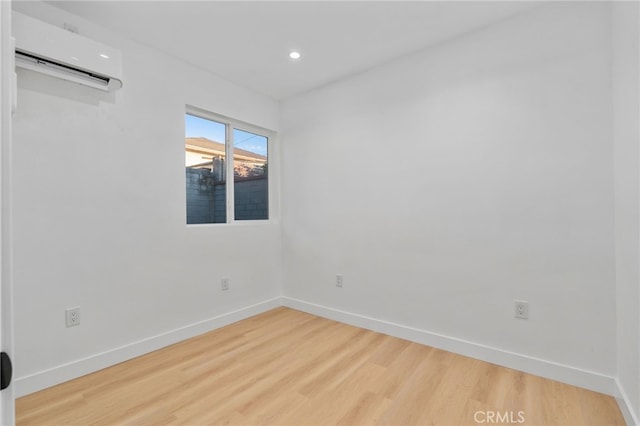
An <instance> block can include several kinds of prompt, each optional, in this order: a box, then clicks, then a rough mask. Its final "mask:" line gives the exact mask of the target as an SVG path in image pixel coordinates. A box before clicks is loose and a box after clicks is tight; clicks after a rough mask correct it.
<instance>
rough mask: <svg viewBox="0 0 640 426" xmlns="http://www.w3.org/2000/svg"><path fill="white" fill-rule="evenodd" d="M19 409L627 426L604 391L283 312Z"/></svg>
mask: <svg viewBox="0 0 640 426" xmlns="http://www.w3.org/2000/svg"><path fill="white" fill-rule="evenodd" d="M16 414H17V424H18V426H25V425H34V426H58V425H82V426H87V425H101V426H102V425H105V426H106V425H187V426H195V425H225V424H229V425H245V426H247V425H264V426H271V425H278V426H300V425H309V426H311V425H341V426H347V425H355V426H365V425H403V426H404V425H407V426H408V425H420V426H423V425H474V424H490V423H498V422H496V421H495V420H500V422H499V423H502V424H518V423H519V421H520V420H523V423H522V424H524V425H583V424H584V425H594V426H595V425H602V426H604V425H624V420H623V418H622V415H621V413H620V410H619V408H618V406H617V403H616V401H615V399H613V398H612V397H610V396H607V395H602V394H599V393H595V392H591V391H588V390H585V389H581V388H577V387H574V386H570V385H566V384H563V383H559V382H555V381H552V380H547V379H544V378H541V377H537V376H533V375H530V374H526V373H523V372H520V371H516V370H512V369H508V368H503V367H499V366H496V365H492V364H488V363H486V362H483V361H479V360H475V359H472V358H468V357H464V356H461V355H456V354H453V353H450V352H446V351H442V350H439V349H435V348H431V347H428V346H424V345H420V344H417V343H413V342H409V341H407V340H403V339H398V338H395V337H391V336H386V335H382V334H379V333H375V332H373V331H368V330H364V329H360V328H356V327H352V326H349V325H345V324H341V323H338V322H335V321H331V320H328V319H324V318H320V317H316V316H313V315H310V314H307V313H303V312H299V311H295V310H293V309H288V308H277V309H274V310H271V311H269V312H266V313H263V314H260V315H257V316H255V317H252V318H248V319H246V320H243V321H240V322H238V323H235V324H232V325H230V326H227V327H223V328H220V329H217V330H214V331H212V332H210V333H205V334H203V335H200V336H197V337H194V338H193V339H189V340H186V341H183V342H180V343H177V344H175V345H172V346H169V347H167V348H163V349H161V350H158V351H155V352H152V353H150V354H147V355H144V356H141V357H138V358H135V359H132V360H130V361H126V362H124V363H121V364H118V365H115V366H113V367H110V368H107V369H104V370H101V371H98V372H95V373H92V374H89V375H87V376H84V377H81V378H78V379H76V380H72V381H70V382H67V383H63V384H60V385H58V386H54V387H52V388H49V389H45V390H43V391H40V392H37V393H34V394H31V395H27V396H25V397H22V398H19V399H18V400H17V401H16ZM492 416H493V417H492ZM496 416H498V417H496ZM519 416H522V417H519ZM490 419H493V420H494V421H493V422H491V421H489V420H490Z"/></svg>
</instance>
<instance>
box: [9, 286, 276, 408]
mask: <svg viewBox="0 0 640 426" xmlns="http://www.w3.org/2000/svg"><path fill="white" fill-rule="evenodd" d="M279 306H282V300H281V298H280V297H276V298H273V299H270V300H266V301H264V302H260V303H257V304H255V305H251V306H247V307H246V308H242V309H238V310H236V311H232V312H228V313H225V314H221V315H218V316H215V317H213V318H209V319H206V320H204V321H200V322H197V323H194V324H190V325H187V326H184V327H180V328H177V329H175V330H171V331H168V332H166V333H162V334H158V335H156V336H153V337H149V338H147V339H142V340H139V341H137V342H133V343H130V344H127V345H124V346H120V347H118V348H114V349H111V350H108V351H105V352H102V353H99V354H96V355H92V356H89V357H87V358H82V359H79V360H76V361H72V362H70V363H67V364H63V365H59V366H56V367H54V368H50V369H48V370H43V371H39V372H37V373H34V374H30V375H28V376H24V377H18V378H16V380H15V395H16V398H19V397H21V396H24V395H27V394H30V393H32V392H36V391H39V390H42V389H45V388H48V387H51V386H54V385H57V384H59V383H63V382H66V381H68V380H71V379H75V378H77V377H80V376H84V375H85V374H89V373H93V372H94V371H98V370H101V369H103V368H106V367H109V366H112V365H115V364H117V363H120V362H123V361H126V360H129V359H132V358H135V357H137V356H140V355H144V354H146V353H149V352H152V351H155V350H158V349H160V348H163V347H165V346H169V345H172V344H174V343H177V342H180V341H182V340H185V339H189V338H191V337H194V336H197V335H199V334H202V333H206V332H208V331H211V330H214V329H216V328H220V327H224V326H225V325H229V324H232V323H234V322H237V321H240V320H243V319H245V318H249V317H251V316H253V315H257V314H260V313H262V312H266V311H268V310H270V309H274V308H277V307H279Z"/></svg>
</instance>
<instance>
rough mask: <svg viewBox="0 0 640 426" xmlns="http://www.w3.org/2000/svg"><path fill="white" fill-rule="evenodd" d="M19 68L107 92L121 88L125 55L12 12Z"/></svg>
mask: <svg viewBox="0 0 640 426" xmlns="http://www.w3.org/2000/svg"><path fill="white" fill-rule="evenodd" d="M12 28H13V36H14V37H15V39H16V67H22V68H26V69H29V70H32V71H38V72H41V73H43V74H47V75H51V76H54V77H58V78H62V79H64V80H68V81H73V82H76V83H80V84H84V85H86V86H90V87H93V88H96V89H100V90H104V91H107V92H109V91H112V90H115V89H119V88H121V87H122V55H121V53H120V52H119V51H118V50H115V49H113V48H111V47H109V46H105V45H104V44H102V43H98V42H96V41H94V40H90V39H88V38H86V37H83V36H80V35H78V34H75V33H72V32H71V31H67V30H65V29H63V28H58V27H56V26H53V25H50V24H47V23H45V22H42V21H39V20H37V19H34V18H31V17H29V16H26V15H23V14H21V13H18V12H13V21H12Z"/></svg>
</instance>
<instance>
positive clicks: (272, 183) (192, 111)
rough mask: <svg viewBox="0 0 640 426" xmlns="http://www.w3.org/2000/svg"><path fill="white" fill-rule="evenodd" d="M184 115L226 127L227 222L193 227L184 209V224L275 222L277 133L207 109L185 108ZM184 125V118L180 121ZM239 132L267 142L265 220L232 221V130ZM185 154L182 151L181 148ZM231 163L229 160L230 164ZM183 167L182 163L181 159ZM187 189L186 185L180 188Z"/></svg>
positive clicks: (233, 206) (233, 196) (276, 211)
mask: <svg viewBox="0 0 640 426" xmlns="http://www.w3.org/2000/svg"><path fill="white" fill-rule="evenodd" d="M185 114H189V115H193V116H196V117H200V118H203V119H205V120H211V121H215V122H217V123H220V124H224V126H225V141H224V145H225V146H224V150H225V157H226V164H225V167H226V170H225V174H226V176H225V177H226V179H227V183H226V191H225V192H226V194H225V195H226V216H227V217H226V219H227V221H226V222H223V223H194V224H188V223H186V222H187V220H186V219H187V218H186V209H185V224H186V225H187V226H189V227H191V226H196V227H197V226H225V225H226V226H228V225H256V224H270V223H275V222H276V219H275V218H276V215H277V213H278V209H277V205H278V204H277V203H276V200H277V188H278V185H277V173H274V171H276V170H278V169H277V161H274V160H275V159H276V152H277V151H276V136H277V133H276V132H275V131H273V130H269V129H266V128H264V127H260V126H256V125H254V124H251V123H246V122H244V121H240V120H236V119H233V118H229V117H225V116H223V115H220V114H216V113H213V112H211V111H208V110H206V109H202V108H198V107H194V106H191V105H187V106H186V108H185ZM183 123H184V117H183ZM234 129H237V130H241V131H246V132H250V133H255V134H257V135H259V136H264V137H266V138H267V164H268V172H267V192H268V194H267V202H268V204H269V206H268V215H269V217H268V219H247V220H236V218H235V181H234V178H235V176H234V174H233V173H234V167H233V161H234V160H233V147H234V145H233V130H234ZM182 134H183V135H185V134H186V129H183V132H182ZM183 144H184V141H183ZM183 153H184V148H183ZM229 159H231V160H229ZM183 165H184V159H183ZM183 187H185V188H186V182H185V185H184V186H183ZM184 205H185V206H186V193H185V202H184Z"/></svg>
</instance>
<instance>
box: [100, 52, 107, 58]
mask: <svg viewBox="0 0 640 426" xmlns="http://www.w3.org/2000/svg"><path fill="white" fill-rule="evenodd" d="M100 57H101V58H104V59H109V55H105V54H104V53H101V54H100Z"/></svg>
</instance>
